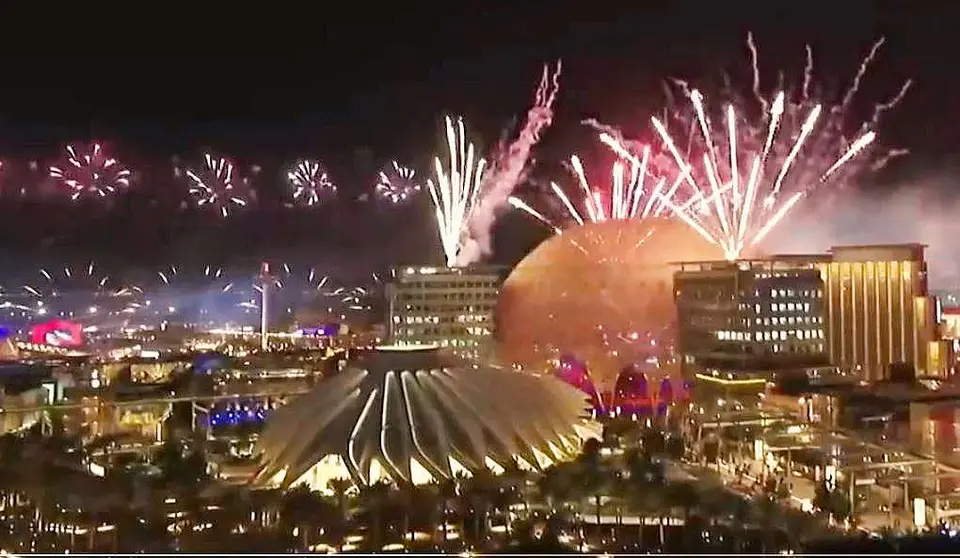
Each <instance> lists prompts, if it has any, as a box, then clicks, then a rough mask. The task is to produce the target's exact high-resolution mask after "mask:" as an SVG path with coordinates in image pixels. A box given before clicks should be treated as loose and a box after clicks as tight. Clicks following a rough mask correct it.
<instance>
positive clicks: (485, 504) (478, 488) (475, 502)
mask: <svg viewBox="0 0 960 558" xmlns="http://www.w3.org/2000/svg"><path fill="white" fill-rule="evenodd" d="M499 488H500V487H499V484H498V483H497V479H496V478H495V477H494V476H493V474H492V473H491V472H490V471H489V470H487V469H481V470H479V471H477V472H476V473H475V474H474V475H473V476H472V477H471V478H470V479H469V481H468V482H467V483H466V490H465V491H461V494H462V495H464V496H466V498H467V502H468V503H469V505H470V507H471V508H472V509H473V520H474V529H473V532H474V538H475V539H474V540H475V541H476V543H477V544H478V545H480V544H482V542H483V541H484V540H485V539H486V524H487V515H488V513H489V511H490V504H491V502H492V501H493V499H494V495H495V493H497V492H498V491H499Z"/></svg>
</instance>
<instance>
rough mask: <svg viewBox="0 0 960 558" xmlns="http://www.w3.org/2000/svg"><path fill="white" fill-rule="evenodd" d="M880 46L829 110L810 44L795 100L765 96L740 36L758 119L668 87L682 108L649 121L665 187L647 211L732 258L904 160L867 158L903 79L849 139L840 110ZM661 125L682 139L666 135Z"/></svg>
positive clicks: (610, 141) (621, 147) (626, 152)
mask: <svg viewBox="0 0 960 558" xmlns="http://www.w3.org/2000/svg"><path fill="white" fill-rule="evenodd" d="M882 42H883V41H882V40H880V41H877V42H876V43H875V44H874V45H873V47H872V48H871V49H870V51H869V53H868V54H867V56H866V57H865V58H864V59H863V61H862V62H861V64H860V67H859V68H858V70H857V73H856V75H855V77H854V79H853V81H852V83H851V85H850V87H849V88H848V89H847V90H846V91H845V92H844V94H843V95H842V97H841V100H840V101H837V102H834V103H832V104H831V103H830V102H826V101H822V100H819V99H817V98H816V97H815V96H814V92H812V91H811V89H812V87H813V86H814V84H813V53H812V50H811V49H810V48H809V47H807V62H806V65H805V67H804V73H803V84H802V87H801V88H800V91H799V93H797V94H796V95H791V94H790V93H789V92H788V91H784V90H779V91H776V92H775V93H773V94H772V95H765V94H764V92H763V91H762V89H761V83H760V71H759V64H758V53H757V48H756V44H755V43H754V41H753V37H752V35H748V38H747V46H748V49H749V52H750V57H751V63H752V66H751V67H752V70H753V84H752V96H753V99H754V101H755V102H756V103H757V104H758V105H759V108H760V117H759V118H751V117H749V116H748V115H747V113H748V111H746V110H741V109H740V108H738V107H742V106H744V105H745V103H743V102H738V99H737V98H736V96H735V95H733V94H731V95H730V100H729V101H728V102H727V103H725V106H724V107H723V110H721V111H717V112H716V113H711V112H710V110H709V106H708V104H707V100H706V97H705V96H704V95H703V94H702V93H701V92H700V91H699V90H697V89H693V88H691V87H689V85H688V84H687V83H686V82H684V81H680V80H674V83H673V85H674V87H675V89H676V90H677V91H678V92H679V93H681V94H682V95H683V96H684V97H686V98H687V100H688V101H689V107H688V108H687V109H686V110H683V109H681V110H674V111H668V112H667V113H666V115H665V116H664V117H662V118H657V117H652V118H651V119H650V120H651V124H652V126H653V129H654V130H655V132H656V135H657V137H658V138H659V139H660V142H661V144H662V146H663V149H664V152H665V153H667V154H669V161H670V163H671V164H667V165H661V167H660V168H659V169H657V170H658V172H661V173H662V175H663V176H665V177H666V183H667V187H666V191H665V192H664V193H663V194H661V195H659V197H658V200H657V201H656V202H655V208H654V210H653V211H654V214H655V215H659V214H661V213H662V212H663V211H668V212H669V214H673V215H675V216H676V217H677V218H679V219H681V220H682V221H683V222H684V223H686V224H687V225H689V226H690V227H691V228H693V229H694V230H695V231H696V232H697V233H698V234H700V235H701V236H702V237H703V238H705V239H707V240H708V241H710V242H712V243H714V244H716V245H717V246H719V247H720V248H721V249H722V250H723V252H724V256H725V257H726V258H727V259H730V260H733V259H737V258H739V257H740V256H741V254H743V252H744V251H745V250H746V249H748V248H750V247H752V246H755V245H757V244H758V243H760V242H761V241H762V240H763V239H764V238H765V237H766V236H767V235H768V234H769V233H770V231H772V230H773V229H774V228H775V227H777V225H779V224H780V223H782V222H783V220H784V218H785V217H786V216H787V215H788V214H789V213H790V211H791V210H792V209H793V208H794V207H796V205H797V204H798V203H799V202H800V201H801V200H802V199H803V198H804V197H805V196H806V195H807V194H808V193H810V192H811V191H813V189H815V188H817V187H819V186H822V185H825V184H837V183H842V182H843V181H844V180H845V179H847V178H850V177H851V176H853V175H854V174H855V173H857V172H859V171H861V170H864V169H878V168H880V167H882V166H883V165H884V164H886V162H887V161H889V160H890V158H892V157H895V156H898V155H902V154H904V153H905V151H903V150H893V151H887V152H885V153H882V154H880V155H879V157H875V158H874V159H870V157H868V152H869V151H871V149H870V148H871V147H872V145H873V144H874V141H875V140H876V128H877V127H878V125H879V121H880V117H881V116H882V115H883V113H884V112H886V111H888V110H890V109H891V108H893V107H894V106H896V104H897V103H899V102H900V100H901V99H902V98H903V96H904V95H906V93H907V90H908V89H909V87H910V82H909V81H907V82H906V83H905V84H904V85H903V87H901V89H900V91H899V92H898V93H897V94H896V95H895V96H894V97H893V98H891V99H890V100H888V101H886V102H884V103H880V104H877V105H875V106H874V110H873V115H872V117H871V118H870V119H869V120H868V121H866V122H863V123H862V124H860V125H859V126H858V127H857V128H856V130H855V132H854V133H853V134H852V135H850V136H849V137H848V130H849V127H848V126H847V122H846V120H847V109H848V107H849V105H850V103H851V102H852V100H853V98H854V96H855V95H856V93H857V91H858V90H859V88H860V83H861V80H862V79H863V77H864V75H865V74H866V72H867V69H868V67H869V65H870V63H871V62H872V61H873V59H874V57H875V56H876V53H877V50H878V49H879V47H880V45H881V44H882ZM586 124H587V125H591V126H594V127H595V128H597V129H598V131H600V132H601V134H600V139H601V141H602V142H603V143H605V144H606V145H608V146H609V147H611V148H612V149H613V150H614V151H615V152H617V153H618V154H619V155H620V156H621V157H626V158H628V159H630V160H635V159H636V152H635V150H634V149H631V148H630V146H629V144H628V143H626V142H624V141H623V140H622V138H620V137H619V136H618V135H617V134H616V133H615V132H614V131H612V130H611V129H610V128H608V127H603V126H600V125H598V124H597V123H596V122H595V121H587V122H586ZM670 124H673V127H674V129H679V130H682V131H683V135H676V136H675V135H673V134H671V133H670V131H669V128H670ZM871 161H872V162H871Z"/></svg>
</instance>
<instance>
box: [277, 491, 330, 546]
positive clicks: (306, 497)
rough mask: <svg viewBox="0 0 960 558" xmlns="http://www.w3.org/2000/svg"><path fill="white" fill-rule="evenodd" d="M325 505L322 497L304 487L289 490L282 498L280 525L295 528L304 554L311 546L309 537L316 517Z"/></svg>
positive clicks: (313, 528)
mask: <svg viewBox="0 0 960 558" xmlns="http://www.w3.org/2000/svg"><path fill="white" fill-rule="evenodd" d="M326 505H327V503H326V501H325V500H324V498H323V495H322V494H320V493H319V492H316V491H312V490H310V488H309V487H307V486H306V485H300V486H298V487H296V488H294V489H293V490H290V491H289V492H287V493H286V494H285V495H284V497H283V501H282V502H281V507H280V517H281V524H284V525H286V526H288V527H289V526H296V528H297V530H299V532H300V537H301V546H302V547H303V548H302V550H303V551H304V552H306V551H309V549H310V547H311V546H312V545H311V536H310V535H311V534H312V533H313V531H314V530H315V526H316V519H317V516H318V515H321V514H322V513H323V512H324V511H326V510H325V508H326Z"/></svg>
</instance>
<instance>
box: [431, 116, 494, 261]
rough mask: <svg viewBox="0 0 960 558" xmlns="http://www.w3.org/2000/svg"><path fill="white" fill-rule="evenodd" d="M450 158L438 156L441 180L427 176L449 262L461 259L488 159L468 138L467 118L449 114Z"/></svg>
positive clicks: (447, 130) (448, 146) (448, 148)
mask: <svg viewBox="0 0 960 558" xmlns="http://www.w3.org/2000/svg"><path fill="white" fill-rule="evenodd" d="M446 125H447V126H446V132H447V150H448V151H449V155H448V157H447V158H446V160H445V161H444V160H442V159H441V158H440V156H437V157H436V158H435V159H434V167H435V168H436V173H437V181H436V182H434V181H433V179H429V180H427V190H429V192H430V199H432V200H433V205H434V208H435V209H436V215H437V230H438V232H439V233H440V243H441V245H442V247H443V254H444V256H445V257H446V260H447V265H449V266H453V265H456V263H457V257H458V256H459V254H460V249H461V247H462V246H461V236H462V235H463V233H464V231H465V225H466V223H467V220H468V219H469V218H470V213H471V211H473V207H474V205H475V204H476V202H477V198H478V196H479V195H480V181H481V180H482V179H483V172H484V170H485V169H486V166H487V161H486V159H484V158H483V157H480V156H478V155H477V152H476V151H477V150H476V149H475V148H474V146H473V143H468V142H467V135H466V132H465V130H464V125H463V119H462V118H457V119H456V121H454V120H453V119H452V118H450V117H449V116H448V117H446Z"/></svg>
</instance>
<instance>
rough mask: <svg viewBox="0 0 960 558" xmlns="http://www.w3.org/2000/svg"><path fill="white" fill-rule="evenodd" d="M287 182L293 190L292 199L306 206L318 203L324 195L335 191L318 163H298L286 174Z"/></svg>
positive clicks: (325, 171)
mask: <svg viewBox="0 0 960 558" xmlns="http://www.w3.org/2000/svg"><path fill="white" fill-rule="evenodd" d="M287 182H289V184H290V187H291V188H292V189H293V199H294V200H295V201H297V202H300V203H303V204H305V205H308V206H313V205H316V204H318V203H320V200H321V199H322V198H323V196H324V195H326V194H327V193H328V192H331V193H332V192H336V190H337V187H336V186H335V185H334V184H333V182H332V181H331V180H330V176H329V175H328V174H327V170H326V169H325V168H324V167H323V165H322V164H320V163H319V162H318V161H306V160H304V161H298V162H297V164H296V166H295V167H294V168H293V170H291V171H290V172H288V173H287Z"/></svg>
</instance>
